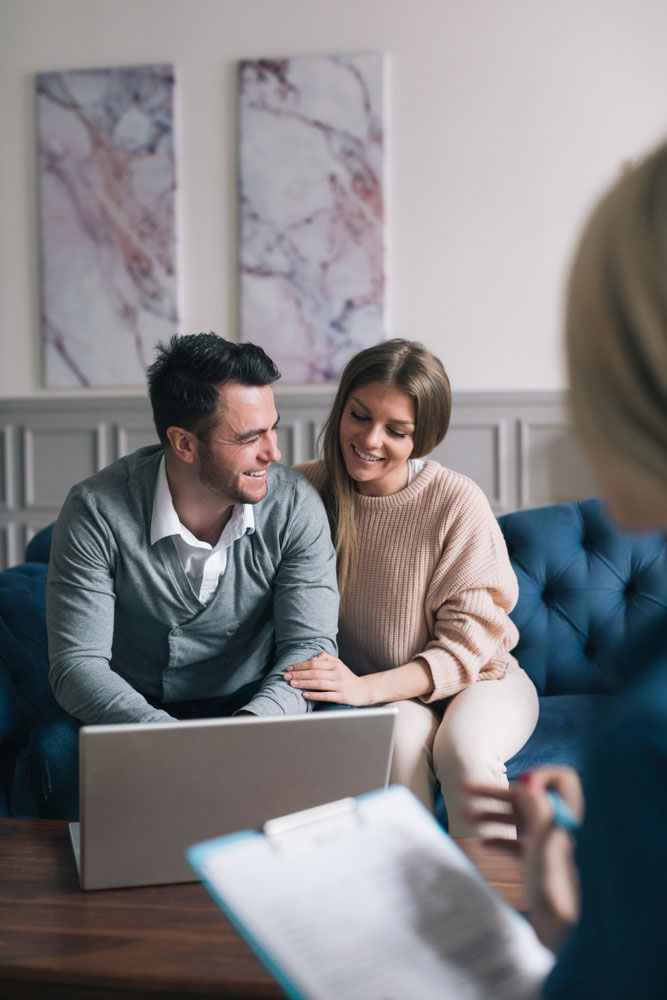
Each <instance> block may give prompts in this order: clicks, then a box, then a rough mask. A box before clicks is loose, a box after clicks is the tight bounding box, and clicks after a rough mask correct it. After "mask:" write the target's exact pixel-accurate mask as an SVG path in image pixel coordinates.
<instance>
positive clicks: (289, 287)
mask: <svg viewBox="0 0 667 1000" xmlns="http://www.w3.org/2000/svg"><path fill="white" fill-rule="evenodd" d="M238 73H239V86H238V98H239V200H240V206H239V217H240V246H239V257H240V259H239V272H240V336H241V339H242V340H245V341H251V342H253V343H256V344H260V345H261V346H262V347H263V348H264V349H265V350H266V351H267V353H268V354H269V355H270V356H271V357H272V358H273V359H274V361H275V362H276V364H277V365H278V368H279V369H280V371H281V372H282V375H283V380H284V381H285V382H292V383H308V384H313V383H322V382H331V381H335V380H336V379H337V378H338V376H339V375H340V373H341V371H342V369H343V367H344V366H345V364H346V363H347V361H348V360H349V358H350V357H352V355H353V354H356V353H357V351H359V350H362V349H363V348H365V347H369V346H371V345H372V344H375V343H378V342H379V341H381V340H383V339H384V337H385V336H386V333H385V314H386V308H385V301H386V287H385V286H386V275H385V177H384V174H385V170H384V166H385V107H384V105H385V100H384V77H385V57H384V56H383V55H382V54H379V53H370V54H361V55H332V56H300V57H297V58H291V59H259V60H245V61H243V62H241V63H240V64H239V69H238Z"/></svg>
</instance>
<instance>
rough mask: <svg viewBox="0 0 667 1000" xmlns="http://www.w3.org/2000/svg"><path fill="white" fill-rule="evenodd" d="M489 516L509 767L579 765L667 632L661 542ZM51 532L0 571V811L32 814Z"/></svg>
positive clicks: (567, 506)
mask: <svg viewBox="0 0 667 1000" xmlns="http://www.w3.org/2000/svg"><path fill="white" fill-rule="evenodd" d="M499 523H500V526H501V528H502V531H503V534H504V536H505V539H506V541H507V547H508V550H509V554H510V558H511V560H512V564H513V566H514V569H515V571H516V574H517V576H518V579H519V591H520V595H519V601H518V603H517V606H516V608H515V610H514V611H513V613H512V617H513V619H514V621H515V622H516V624H517V626H518V628H519V632H520V635H521V638H520V641H519V644H518V646H517V648H516V650H515V654H516V656H517V658H518V660H519V662H520V663H521V665H522V666H523V667H524V669H525V670H526V671H527V672H528V674H529V675H530V676H531V677H532V679H533V681H534V682H535V685H536V686H537V690H538V693H539V696H540V719H539V722H538V725H537V728H536V730H535V732H534V734H533V736H532V737H531V739H530V740H529V741H528V743H527V744H526V745H525V747H523V749H522V750H521V751H520V752H519V753H518V754H517V755H516V756H515V757H513V758H512V760H511V761H509V762H508V774H509V776H510V778H512V777H515V776H516V775H518V774H519V773H520V772H521V771H523V770H528V769H530V768H532V767H535V766H536V765H538V764H542V763H547V762H550V763H562V764H570V765H572V766H574V767H576V768H577V769H578V770H579V771H581V770H582V767H583V747H584V744H585V739H586V735H587V733H588V732H589V731H590V730H591V728H592V727H593V726H594V725H595V723H596V719H597V718H598V717H599V715H600V713H601V712H603V711H604V708H605V705H606V704H608V703H609V699H610V698H613V697H618V696H619V695H617V693H616V691H617V681H618V677H619V674H620V673H622V672H623V673H627V671H628V670H631V669H632V663H629V662H628V659H629V658H630V656H631V657H632V658H633V659H634V660H635V662H639V661H640V660H641V659H642V658H645V657H647V656H650V655H651V653H652V650H651V649H650V648H648V645H647V644H648V643H649V642H650V639H649V638H648V637H650V636H651V633H652V632H653V633H654V632H655V630H656V625H658V624H659V621H660V620H661V619H662V620H663V621H664V622H665V627H666V628H667V550H666V546H665V540H664V539H663V538H662V537H661V536H657V535H629V534H626V533H623V532H620V531H619V530H618V529H617V528H616V527H614V526H613V525H612V524H611V523H610V521H609V520H608V518H607V516H606V514H605V511H604V508H603V506H602V505H601V504H600V502H599V501H597V500H586V501H583V502H580V503H564V504H555V505H552V506H549V507H542V508H537V509H533V510H524V511H517V512H515V513H512V514H505V515H503V516H502V517H501V518H500V519H499ZM50 539H51V529H50V528H46V529H44V531H42V532H40V533H39V534H38V535H36V536H35V537H34V538H33V539H32V541H31V543H30V544H29V546H28V548H27V550H26V554H25V558H26V561H25V562H24V563H23V564H22V565H20V566H15V567H13V568H12V569H8V570H5V571H3V572H2V573H0V815H16V816H30V815H36V808H35V802H34V798H33V796H32V793H31V789H30V787H29V783H28V780H27V777H26V773H27V772H26V754H27V744H28V739H29V735H30V730H31V727H32V726H33V725H34V723H35V722H36V721H37V720H38V719H39V718H40V717H41V716H42V715H43V714H44V713H45V712H46V711H48V710H49V709H50V707H52V706H53V705H54V704H55V702H54V699H53V695H52V693H51V690H50V687H49V684H48V679H47V653H46V634H45V627H44V591H45V584H46V563H47V560H48V550H49V545H50ZM628 650H630V651H631V653H630V654H629V652H628ZM620 696H622V695H620ZM63 818H66V819H69V818H71V817H63ZM443 821H444V818H443Z"/></svg>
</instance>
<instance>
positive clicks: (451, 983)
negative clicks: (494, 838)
mask: <svg viewBox="0 0 667 1000" xmlns="http://www.w3.org/2000/svg"><path fill="white" fill-rule="evenodd" d="M288 836H291V835H288ZM297 837H298V838H299V839H298V849H294V844H292V845H291V847H289V848H288V849H285V845H286V844H287V840H285V841H284V843H282V844H281V843H280V838H277V839H276V840H273V839H272V838H269V837H263V836H261V837H259V836H258V837H248V838H241V839H234V840H232V841H230V842H229V843H228V844H226V842H225V838H221V840H220V841H218V842H216V843H217V844H218V845H219V846H216V847H213V848H212V849H211V850H210V851H208V852H207V853H205V854H204V861H203V862H202V872H203V874H204V876H205V878H206V880H207V881H208V883H209V885H210V888H211V889H212V891H213V892H214V893H215V894H216V895H217V896H218V897H219V898H220V899H221V900H222V901H223V903H224V905H225V908H226V909H227V910H228V912H231V913H233V914H234V918H235V919H236V920H237V922H238V923H239V924H240V925H241V926H242V927H243V928H244V930H245V932H246V933H247V934H248V936H249V940H250V943H251V944H252V945H253V946H254V947H255V948H256V949H258V951H259V953H260V957H263V958H264V959H265V960H266V959H267V958H268V959H269V964H270V965H273V966H274V969H275V968H276V967H277V968H278V969H280V970H281V972H282V974H283V977H285V978H286V979H287V980H290V981H291V982H292V983H293V985H294V987H295V988H296V990H295V993H294V995H301V996H303V997H307V998H309V1000H310V998H312V1000H344V998H350V1000H417V998H418V1000H430V998H434V1000H436V998H437V1000H445V998H448V997H451V998H456V1000H481V998H493V1000H529V998H534V997H537V996H538V995H539V992H540V987H541V984H542V982H543V980H544V978H545V976H546V974H547V973H548V971H549V969H550V968H551V965H552V964H553V956H552V955H551V953H550V952H549V951H547V949H545V948H544V947H543V946H542V945H541V944H540V942H539V941H538V940H537V938H536V936H535V934H534V932H533V930H532V928H531V927H530V926H529V924H528V923H527V922H526V921H525V920H524V919H523V918H522V917H521V916H520V915H519V914H518V913H516V912H515V911H513V910H512V909H511V908H510V907H509V906H507V905H506V904H505V903H504V902H503V901H502V900H501V899H500V898H499V897H498V896H497V895H496V894H495V893H494V892H493V890H492V889H491V888H490V887H489V886H488V885H487V884H486V882H484V880H483V879H482V877H481V876H480V875H479V873H478V872H477V870H476V869H475V868H474V866H473V865H472V864H471V862H470V861H469V860H468V859H467V858H466V857H465V855H464V854H463V853H462V852H461V851H460V850H459V848H458V847H457V846H456V845H455V844H454V843H453V841H452V840H450V838H449V837H447V835H446V834H444V833H443V831H442V830H441V829H440V828H439V827H438V825H437V824H436V823H435V821H434V820H433V819H432V817H431V816H430V815H429V814H428V813H427V812H426V810H425V809H424V808H423V806H422V805H421V804H420V803H419V802H418V801H417V799H416V798H414V796H413V795H412V794H411V793H410V792H408V791H407V790H406V789H404V788H399V787H395V788H391V789H389V790H387V791H385V792H378V793H373V794H371V795H369V796H362V797H361V798H360V799H359V800H358V807H357V809H356V810H355V811H354V813H352V814H349V815H348V816H345V815H338V816H335V817H333V818H332V819H331V821H329V822H323V823H319V824H316V825H313V826H312V827H311V828H310V829H309V828H308V827H304V829H303V830H302V831H301V832H297Z"/></svg>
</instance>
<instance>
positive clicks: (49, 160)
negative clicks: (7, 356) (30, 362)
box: [37, 65, 178, 386]
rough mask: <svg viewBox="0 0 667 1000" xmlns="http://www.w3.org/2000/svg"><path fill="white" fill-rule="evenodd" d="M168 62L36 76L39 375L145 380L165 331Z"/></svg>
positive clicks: (169, 284)
mask: <svg viewBox="0 0 667 1000" xmlns="http://www.w3.org/2000/svg"><path fill="white" fill-rule="evenodd" d="M173 104H174V69H173V66H171V65H152V66H128V67H118V68H112V69H91V70H72V71H67V72H57V73H41V74H39V75H38V76H37V110H38V152H39V180H40V195H41V198H40V237H41V278H42V332H43V341H44V369H45V381H46V384H47V385H48V386H128V385H140V384H143V383H144V380H145V375H144V372H145V368H146V366H147V364H150V362H151V361H152V360H153V347H154V345H155V343H156V342H157V341H158V340H160V339H163V338H165V337H168V336H170V335H171V334H172V333H174V332H176V328H177V325H178V295H177V274H176V233H175V218H174V216H175V212H174V202H175V192H176V171H175V157H174V111H173Z"/></svg>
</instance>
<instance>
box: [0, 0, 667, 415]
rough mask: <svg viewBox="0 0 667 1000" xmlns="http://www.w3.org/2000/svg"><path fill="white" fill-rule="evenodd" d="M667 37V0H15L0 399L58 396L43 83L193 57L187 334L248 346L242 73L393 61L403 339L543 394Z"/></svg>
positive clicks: (553, 380)
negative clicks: (47, 274) (592, 227)
mask: <svg viewBox="0 0 667 1000" xmlns="http://www.w3.org/2000/svg"><path fill="white" fill-rule="evenodd" d="M666 38H667V3H665V0H0V95H1V103H0V137H1V138H0V142H1V143H2V156H1V157H0V220H2V222H1V225H0V396H2V397H6V398H7V397H29V396H33V395H57V393H56V392H53V391H51V392H47V391H46V390H44V389H42V388H41V350H40V325H39V284H38V243H37V227H36V168H35V121H34V99H33V92H34V90H33V88H34V74H35V73H37V72H41V71H46V70H55V69H76V68H84V67H94V66H111V65H117V64H131V63H145V62H159V61H162V60H169V61H174V62H175V63H176V66H177V72H178V81H179V84H178V85H179V104H180V106H179V113H180V114H179V116H180V122H179V124H180V130H179V134H180V138H179V139H178V146H179V164H180V168H179V169H180V182H181V253H182V257H181V259H182V271H183V291H184V294H183V302H184V321H183V326H182V329H183V331H184V332H197V331H199V330H209V329H213V330H215V331H217V332H218V333H221V334H224V335H226V336H230V337H232V338H234V337H235V335H236V334H235V330H236V304H235V253H236V245H235V223H236V218H235V197H236V192H235V63H236V60H238V59H239V58H242V57H249V58H253V57H260V56H270V55H274V56H275V55H299V54H307V53H332V52H353V51H369V50H373V51H379V50H381V51H385V52H387V53H388V54H389V56H390V64H389V75H390V88H389V89H390V93H389V116H388V123H389V129H388V131H389V146H390V151H389V157H390V180H389V188H388V211H389V225H390V250H389V261H388V263H389V279H390V285H389V304H390V311H391V329H390V332H391V333H392V334H394V335H402V336H407V337H411V338H415V339H421V340H423V341H424V342H425V343H426V344H427V345H428V346H429V347H431V348H432V349H433V350H434V351H436V352H437V353H439V354H440V356H441V357H442V358H443V360H444V361H445V364H446V365H447V367H448V369H449V372H450V375H451V377H452V382H453V385H454V387H455V388H456V389H457V390H459V391H461V390H468V389H470V390H510V389H545V390H548V389H559V388H562V387H563V385H564V374H563V368H562V364H561V349H560V329H559V327H560V302H561V293H562V283H563V280H564V275H565V272H566V262H567V259H568V256H569V252H570V250H571V247H572V242H573V240H574V237H575V233H576V231H577V229H578V226H579V223H580V221H581V218H582V215H583V213H584V212H585V210H586V209H587V207H588V206H589V205H590V202H591V199H592V198H593V196H594V194H595V193H596V192H597V191H598V189H599V188H600V186H601V185H602V184H604V183H606V182H607V181H608V180H610V179H611V178H613V176H614V175H615V174H616V172H617V171H618V169H619V168H620V165H621V164H622V162H623V161H625V160H627V159H629V158H632V157H634V156H636V155H637V154H638V153H641V152H642V151H644V149H645V148H646V147H647V146H648V145H650V144H652V143H654V142H657V141H658V140H659V139H660V138H662V136H663V133H664V132H665V131H666V130H667V119H666V115H665V111H666V106H667V101H666V97H665V95H667V58H666V57H665V39H666ZM137 391H140V392H143V390H137ZM88 393H89V394H91V395H94V394H95V390H89V391H88ZM98 393H99V394H100V395H103V393H102V392H101V391H100V390H98ZM79 394H83V390H81V392H80V393H79Z"/></svg>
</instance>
